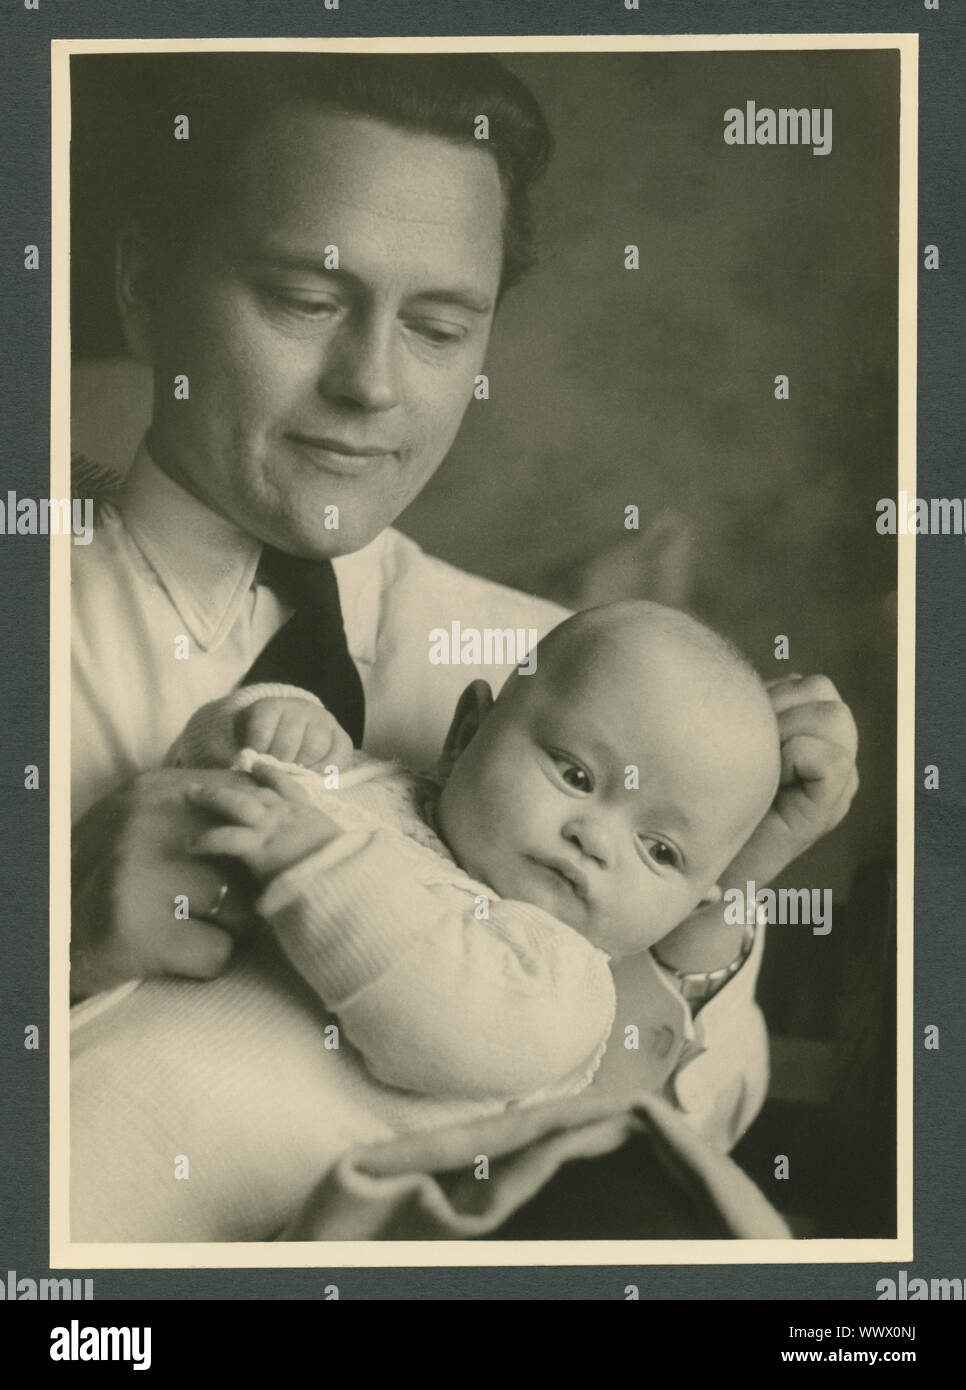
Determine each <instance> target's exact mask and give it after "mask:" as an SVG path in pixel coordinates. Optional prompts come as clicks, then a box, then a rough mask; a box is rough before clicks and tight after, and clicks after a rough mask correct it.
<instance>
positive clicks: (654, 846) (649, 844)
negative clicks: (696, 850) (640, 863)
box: [640, 835, 682, 869]
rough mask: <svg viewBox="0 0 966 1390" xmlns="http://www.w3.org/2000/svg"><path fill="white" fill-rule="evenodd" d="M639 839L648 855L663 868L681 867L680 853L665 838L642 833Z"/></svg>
mask: <svg viewBox="0 0 966 1390" xmlns="http://www.w3.org/2000/svg"><path fill="white" fill-rule="evenodd" d="M640 841H641V844H642V845H643V846H644V849H645V851H646V852H647V855H648V857H649V858H651V859H653V860H654V862H655V864H660V865H661V867H662V868H664V869H679V868H680V867H681V863H682V860H681V855H680V853H679V852H678V851H677V850H676V849H675V848H674V846H673V845H672V844H669V843H668V842H667V840H662V839H660V838H659V837H658V836H657V835H642V836H641V837H640Z"/></svg>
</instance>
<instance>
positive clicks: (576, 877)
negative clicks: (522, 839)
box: [527, 854, 590, 902]
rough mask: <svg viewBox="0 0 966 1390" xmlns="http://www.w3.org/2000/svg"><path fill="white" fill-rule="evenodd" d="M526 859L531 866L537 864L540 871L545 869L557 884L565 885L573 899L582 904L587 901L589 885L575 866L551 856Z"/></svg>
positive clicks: (584, 875) (581, 871) (584, 876)
mask: <svg viewBox="0 0 966 1390" xmlns="http://www.w3.org/2000/svg"><path fill="white" fill-rule="evenodd" d="M527 858H528V859H529V860H530V861H531V863H533V864H537V865H538V866H539V867H540V868H541V869H546V870H547V872H548V873H550V874H552V875H553V877H554V878H555V879H557V881H558V882H562V883H564V884H566V886H567V887H568V888H569V889H570V890H571V892H572V893H573V894H574V896H575V897H577V898H580V899H581V901H582V902H586V901H587V896H588V893H589V891H590V884H589V883H588V881H587V875H586V874H585V873H584V871H583V869H578V868H577V865H576V864H572V863H571V862H570V860H569V859H563V858H560V857H558V856H552V857H551V858H549V859H538V858H537V857H536V856H535V855H532V854H530V855H528V856H527Z"/></svg>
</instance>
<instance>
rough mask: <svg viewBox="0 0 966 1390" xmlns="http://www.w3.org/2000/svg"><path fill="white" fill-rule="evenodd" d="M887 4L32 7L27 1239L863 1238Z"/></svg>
mask: <svg viewBox="0 0 966 1390" xmlns="http://www.w3.org/2000/svg"><path fill="white" fill-rule="evenodd" d="M892 37H893V39H894V40H895V41H894V42H893V43H891V44H889V45H886V44H885V42H884V39H883V36H881V35H880V36H878V37H877V39H874V38H872V37H867V38H865V39H860V38H857V37H856V36H843V37H840V38H838V39H837V40H836V41H835V42H834V43H833V42H832V41H831V40H830V39H829V38H828V36H816V37H815V39H814V41H813V42H811V43H809V42H808V41H807V40H806V39H803V38H796V39H794V40H792V39H779V38H775V39H771V40H765V39H760V40H756V39H754V38H751V37H747V36H746V37H745V38H743V39H742V40H739V41H735V40H732V41H730V42H729V41H724V40H722V41H721V42H720V43H719V44H718V45H717V46H715V41H714V40H707V39H706V40H703V41H699V40H691V41H689V40H686V39H683V38H682V39H675V40H664V41H663V42H661V43H658V42H655V41H647V40H637V41H620V40H616V39H615V40H605V39H597V40H593V41H590V40H588V41H586V42H585V43H584V44H583V45H581V42H580V41H578V40H572V41H562V42H561V41H553V40H530V41H526V42H522V41H521V42H519V43H518V44H516V45H514V42H513V41H512V40H506V41H504V42H502V46H500V45H499V44H497V45H494V46H492V47H487V48H485V49H484V48H482V47H477V48H476V49H474V47H473V45H472V44H470V43H469V42H464V43H460V44H455V43H454V44H452V45H451V46H450V48H449V49H447V46H446V41H445V40H438V41H436V42H435V46H433V45H432V44H429V43H422V44H417V43H416V42H412V43H410V45H409V46H408V47H407V48H406V49H405V51H402V49H403V47H404V44H403V41H398V40H397V41H385V42H383V43H379V42H373V43H371V45H370V46H369V47H370V50H371V51H359V50H360V49H361V48H362V47H363V45H362V44H361V43H357V44H356V45H355V47H354V49H353V50H352V51H349V50H348V49H345V48H339V46H338V45H334V44H330V45H326V44H324V43H322V42H311V43H310V42H302V43H299V42H297V41H293V42H287V43H283V42H281V41H273V42H272V43H271V44H269V43H266V45H265V46H264V47H256V46H253V45H251V44H249V45H248V46H247V47H244V46H242V45H237V46H232V45H231V44H230V43H229V42H227V41H226V42H224V43H218V44H209V45H207V46H205V45H202V44H199V43H197V42H195V43H185V44H183V45H182V44H174V43H167V44H164V45H160V44H159V45H154V46H150V45H140V46H139V45H135V44H130V45H123V44H118V45H114V46H110V45H107V44H104V45H103V46H102V47H103V51H96V49H97V45H96V44H95V43H93V42H90V43H78V42H74V43H70V44H67V43H65V44H62V45H55V47H56V48H60V49H61V50H62V51H61V52H60V53H58V54H56V55H55V63H54V83H55V101H56V100H59V102H60V109H61V112H62V118H61V119H60V121H59V122H58V121H57V120H55V124H54V183H55V187H56V185H57V179H58V172H57V171H58V169H63V170H65V171H66V170H68V169H69V216H68V212H67V208H66V203H65V204H64V207H63V215H62V219H61V220H62V228H61V230H62V233H63V235H62V238H61V241H60V242H56V241H55V252H56V253H57V254H59V255H60V257H61V259H60V261H59V262H58V264H59V266H60V277H61V278H60V281H59V282H58V281H57V280H56V279H55V282H54V314H55V322H56V321H57V315H59V316H60V322H61V324H62V326H63V327H64V329H65V334H64V338H63V343H64V347H63V356H62V359H61V360H62V361H63V362H64V365H65V367H66V366H67V351H68V349H67V339H66V331H67V330H68V329H69V371H66V370H65V371H64V373H62V374H60V373H58V372H57V370H56V367H55V375H54V390H55V396H56V395H57V394H58V393H61V394H60V397H59V398H60V400H61V403H62V407H63V423H64V430H63V441H62V442H63V457H64V460H65V477H66V458H67V457H68V453H69V457H70V467H71V483H70V491H71V497H72V504H73V511H72V513H71V515H72V518H73V523H74V525H73V531H74V534H73V544H72V545H71V546H70V556H69V569H70V574H69V584H68V582H67V580H66V574H65V577H64V579H65V582H64V583H63V584H61V585H60V589H59V592H58V591H57V586H56V584H55V592H54V600H53V602H54V607H55V612H56V611H57V609H58V605H60V612H61V616H62V621H63V623H64V624H65V625H66V624H67V623H68V622H69V631H70V678H69V686H70V689H69V702H68V701H67V700H66V697H65V701H64V702H62V713H63V714H64V718H63V719H61V720H60V722H59V723H58V719H59V716H58V714H57V711H56V710H55V715H54V730H55V731H56V730H57V729H58V728H59V729H60V734H59V736H60V737H61V738H62V739H63V740H64V741H65V742H64V743H63V744H62V746H63V747H66V740H67V738H68V736H69V747H70V786H69V802H70V817H69V820H70V829H69V844H68V843H67V839H68V836H67V834H66V833H64V834H62V835H60V837H59V840H58V837H57V835H55V837H54V838H55V845H54V850H55V854H54V861H53V872H54V877H55V880H57V877H58V875H60V879H59V881H60V882H61V884H62V894H61V897H60V902H61V905H62V909H63V910H62V912H61V914H60V920H57V921H55V924H54V928H53V935H52V943H53V949H52V972H53V979H54V980H55V981H56V980H57V979H61V980H62V981H63V982H64V985H65V987H64V989H63V991H62V994H63V1002H64V1008H63V1010H62V1011H61V1012H62V1014H63V1019H64V1021H63V1024H62V1026H63V1029H64V1038H65V1047H64V1048H63V1049H62V1052H63V1055H62V1056H61V1057H60V1058H59V1059H58V1057H56V1056H54V1057H52V1065H53V1066H54V1068H55V1069H56V1068H60V1070H59V1072H58V1075H60V1076H61V1078H62V1084H61V1085H60V1086H58V1087H55V1088H54V1089H53V1090H52V1111H51V1115H52V1126H53V1128H52V1146H53V1162H54V1165H55V1171H56V1172H59V1173H61V1174H62V1182H61V1184H60V1186H59V1187H58V1186H57V1183H56V1182H55V1191H54V1195H53V1198H52V1200H53V1204H54V1205H53V1209H52V1238H54V1239H56V1241H58V1242H59V1248H60V1249H61V1250H65V1251H69V1250H72V1249H74V1248H75V1247H78V1248H79V1247H83V1263H84V1265H85V1266H88V1267H94V1266H96V1265H97V1264H98V1263H100V1264H102V1265H106V1266H111V1267H120V1266H121V1265H131V1266H138V1265H143V1266H145V1267H147V1266H151V1265H157V1264H168V1265H170V1264H175V1265H178V1266H180V1265H189V1264H208V1265H212V1266H215V1265H222V1264H224V1265H232V1264H246V1263H247V1264H249V1265H252V1266H261V1265H264V1264H266V1263H288V1264H296V1263H312V1262H313V1260H316V1259H317V1260H318V1261H319V1262H321V1260H322V1255H323V1252H324V1260H325V1262H326V1263H328V1264H332V1265H338V1264H339V1263H340V1258H341V1257H340V1249H343V1250H344V1251H345V1262H355V1263H359V1264H378V1263H383V1264H389V1263H392V1262H393V1261H394V1260H395V1261H397V1262H398V1261H400V1260H401V1258H402V1251H403V1249H405V1260H406V1262H407V1263H409V1264H418V1263H420V1262H425V1263H428V1264H433V1263H458V1262H459V1263H465V1264H468V1265H470V1264H473V1263H474V1261H480V1262H484V1263H486V1262H491V1263H492V1262H493V1260H494V1259H496V1258H497V1255H498V1254H500V1252H504V1253H503V1254H502V1255H501V1258H502V1259H506V1258H507V1256H506V1253H505V1252H507V1251H508V1250H510V1249H511V1248H514V1249H516V1251H517V1258H520V1259H523V1258H524V1255H526V1259H527V1261H528V1262H530V1263H553V1262H555V1261H559V1262H563V1261H565V1260H570V1261H573V1260H578V1261H580V1260H583V1261H585V1262H592V1263H606V1262H611V1263H618V1262H631V1261H635V1262H637V1263H645V1262H648V1261H650V1262H651V1263H664V1262H667V1263H670V1262H673V1261H674V1260H676V1259H677V1260H682V1259H685V1258H686V1259H687V1260H688V1261H694V1262H695V1263H699V1262H705V1263H714V1262H717V1261H728V1262H733V1261H740V1260H743V1259H747V1260H752V1259H754V1260H757V1261H763V1260H764V1261H767V1260H779V1259H781V1260H784V1261H795V1260H810V1259H812V1260H818V1259H822V1260H825V1261H832V1260H846V1259H848V1260H855V1259H861V1258H863V1254H862V1253H861V1252H862V1250H867V1251H868V1252H872V1251H874V1250H876V1249H877V1248H878V1249H881V1250H885V1249H886V1248H891V1249H897V1248H898V1247H897V1246H896V1245H895V1242H896V1241H897V1240H898V1239H899V1238H900V1237H903V1236H904V1235H906V1234H907V1233H908V1224H907V1208H908V1203H909V1200H910V1198H909V1192H908V1190H907V1189H906V1184H905V1182H904V1181H903V1172H904V1168H903V1162H904V1160H903V1158H902V1154H903V1146H904V1143H906V1142H907V1141H908V1139H909V1136H908V1134H905V1129H906V1127H907V1125H908V1123H909V1116H908V1108H907V1107H906V1106H904V1105H902V1106H900V1098H901V1096H902V1095H903V1094H904V1092H903V1085H904V1082H903V1078H902V1076H901V1074H900V1071H899V1069H898V1067H897V1048H896V1036H897V1010H898V1009H899V1008H900V1007H901V1001H902V999H903V997H904V994H903V992H904V991H907V990H908V989H909V981H908V978H907V972H906V969H905V966H904V965H903V961H904V960H905V961H906V964H908V960H907V958H906V956H905V954H904V953H905V946H904V942H906V944H908V939H907V938H906V937H905V935H904V933H905V931H906V928H907V927H908V928H909V929H911V916H910V915H909V914H911V877H910V872H911V870H910V865H911V834H912V826H911V814H903V815H900V812H899V807H900V804H901V802H900V800H898V799H897V775H896V768H897V753H898V751H899V743H900V735H899V730H900V728H901V727H902V723H903V721H902V714H903V706H902V704H901V700H902V698H903V697H902V694H901V690H900V681H899V660H898V651H899V647H900V642H901V640H902V637H901V634H902V631H903V624H911V622H912V610H911V603H912V595H911V585H907V584H905V583H900V565H899V562H898V555H897V544H896V539H895V532H896V517H897V515H900V514H901V511H902V507H903V506H904V501H903V500H902V498H903V497H904V495H905V493H908V494H914V493H915V471H914V459H913V457H912V453H911V448H914V442H915V436H914V430H913V432H912V434H911V436H910V433H909V431H908V429H906V428H904V426H903V419H904V418H905V416H906V415H907V414H908V411H909V410H911V409H912V402H913V401H914V394H910V393H911V392H914V365H915V357H914V353H915V327H914V316H913V317H912V318H911V319H910V318H909V316H908V312H907V311H908V301H907V300H906V299H904V298H903V295H904V294H905V293H906V292H905V291H904V290H903V288H902V286H903V277H904V276H905V275H906V273H907V271H908V270H910V269H911V273H912V277H913V280H914V278H915V247H914V246H913V247H912V248H911V250H912V261H911V263H910V264H908V265H907V261H908V260H909V248H908V247H907V246H906V245H905V243H904V242H903V243H902V254H901V255H900V245H901V238H900V228H901V226H903V225H904V224H907V223H908V219H909V218H911V219H912V223H913V226H914V221H915V169H914V161H913V167H912V168H911V169H910V167H909V164H908V160H907V153H908V142H907V141H906V136H905V134H903V135H902V139H901V138H900V135H901V127H900V110H901V109H902V113H903V119H904V120H905V119H907V115H908V108H907V106H906V105H904V104H903V103H901V102H900V96H901V95H903V102H905V101H906V99H907V97H908V93H909V91H910V87H909V85H908V84H910V83H914V74H915V56H914V49H910V47H909V46H908V44H906V43H905V42H904V41H903V40H901V39H900V38H899V37H898V36H892ZM483 42H485V41H483ZM393 44H395V48H396V49H399V50H400V51H395V50H394V48H393ZM738 44H740V46H738ZM417 50H421V51H417ZM910 71H911V73H912V77H910ZM911 91H912V94H913V97H914V95H915V87H914V85H912V86H911ZM913 119H914V114H913ZM68 135H69V144H68V141H67V136H68ZM913 141H914V135H913ZM913 150H914V143H913ZM68 257H69V260H68ZM900 272H901V273H900ZM58 283H60V285H61V288H62V294H61V296H60V299H58V288H57V286H58ZM913 294H914V287H913ZM904 306H905V311H904ZM56 360H57V359H56V357H55V363H56ZM910 381H911V382H912V383H913V385H910V384H909V383H910ZM68 396H69V401H68ZM68 433H69V450H68V444H67V434H68ZM54 452H55V456H56V453H57V444H56V438H55V445H54ZM903 490H905V492H903ZM890 508H891V512H890ZM889 516H891V518H892V523H893V524H892V527H891V530H890V528H889V526H888V525H887V524H885V522H886V521H887V520H888V518H889ZM906 574H907V578H908V572H907V571H906ZM64 631H65V633H66V631H67V629H66V626H65V628H64ZM908 679H909V680H910V681H911V679H912V676H911V668H910V672H909V675H908ZM897 698H898V699H899V701H900V703H899V704H898V707H897ZM906 698H908V697H906ZM68 703H69V718H68V716H67V704H68ZM908 708H911V706H909V707H907V709H908ZM68 723H69V731H68V728H67V725H68ZM58 844H59V853H58V852H56V851H57V847H58ZM68 901H69V908H68ZM897 922H898V924H899V930H898V931H897ZM68 960H69V1001H68V999H67V994H68V991H67V988H66V980H67V970H68ZM58 972H59V974H58ZM905 997H908V995H906V996H905ZM52 998H54V999H56V986H55V994H54V995H53V996H52ZM68 1007H69V1059H68V1056H67V1052H68V1046H67V1042H66V1040H67V1029H68V1025H67V1019H66V1015H67V1010H68ZM900 1118H901V1123H900ZM906 1176H908V1175H906ZM61 1218H62V1219H61ZM649 1242H655V1243H657V1244H655V1245H654V1246H650V1245H648V1244H647V1243H649ZM722 1242H730V1243H731V1244H729V1245H727V1246H724V1245H722ZM268 1243H278V1252H277V1256H276V1257H275V1258H274V1259H272V1258H271V1257H270V1255H267V1254H266V1247H267V1246H268V1249H269V1250H270V1249H271V1246H270V1245H268ZM340 1243H341V1245H340ZM511 1243H513V1244H512V1246H511ZM536 1243H539V1246H538V1245H537V1244H536ZM887 1243H889V1244H888V1247H887ZM172 1247H174V1249H172ZM645 1247H646V1248H645ZM538 1249H539V1257H537V1256H536V1254H535V1253H534V1252H536V1251H537V1250H538ZM675 1250H677V1251H678V1252H679V1253H678V1254H677V1255H675V1254H674V1253H673V1251H675ZM313 1251H316V1252H318V1254H317V1255H314V1254H313ZM488 1251H489V1252H490V1253H487V1252H488ZM293 1252H295V1253H293ZM394 1252H396V1253H394ZM447 1252H448V1253H447ZM527 1252H529V1253H527ZM661 1252H663V1253H661ZM723 1252H724V1253H723ZM875 1257H876V1256H875V1255H874V1254H873V1253H866V1254H865V1256H864V1258H867V1259H871V1258H875ZM884 1257H885V1256H884V1255H881V1254H880V1255H879V1256H878V1258H884Z"/></svg>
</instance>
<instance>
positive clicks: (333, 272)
mask: <svg viewBox="0 0 966 1390" xmlns="http://www.w3.org/2000/svg"><path fill="white" fill-rule="evenodd" d="M245 260H246V262H247V263H248V264H249V265H250V266H254V267H257V268H260V269H262V270H301V271H306V272H308V273H309V274H311V275H316V276H318V277H319V278H320V279H326V280H335V281H337V282H339V281H341V282H342V283H343V284H345V285H348V286H349V287H351V288H353V289H357V290H359V289H364V288H365V281H364V280H363V279H362V278H361V276H358V275H354V274H353V273H352V271H351V270H346V269H345V267H344V266H339V267H338V268H334V267H329V266H326V265H325V264H324V263H323V261H322V260H321V259H320V258H319V257H317V256H311V255H309V256H305V255H302V254H300V253H299V252H291V251H281V250H263V251H256V252H253V253H252V254H250V255H248V256H246V257H245ZM411 299H412V301H413V302H416V303H424V302H425V303H429V304H450V305H453V306H454V307H455V308H459V309H466V310H467V311H468V312H469V313H471V314H489V313H491V312H492V310H493V300H492V299H490V298H489V297H488V296H486V295H483V294H480V293H478V291H476V290H473V289H470V288H469V286H465V285H450V286H445V287H444V286H440V287H439V288H438V289H427V290H420V291H419V292H418V293H416V294H414V295H412V296H411Z"/></svg>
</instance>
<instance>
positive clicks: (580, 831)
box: [563, 820, 611, 868]
mask: <svg viewBox="0 0 966 1390" xmlns="http://www.w3.org/2000/svg"><path fill="white" fill-rule="evenodd" d="M563 837H564V839H565V840H566V841H567V842H568V844H571V845H576V846H577V848H578V849H579V850H580V852H581V853H582V854H586V855H587V857H588V859H594V860H596V861H597V863H598V864H600V866H601V867H602V868H606V867H607V865H608V864H609V862H610V857H611V852H610V846H609V842H608V836H607V833H606V831H605V829H604V827H603V826H602V825H600V824H599V823H597V822H595V821H591V820H572V821H568V823H567V824H566V825H565V826H564V828H563Z"/></svg>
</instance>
